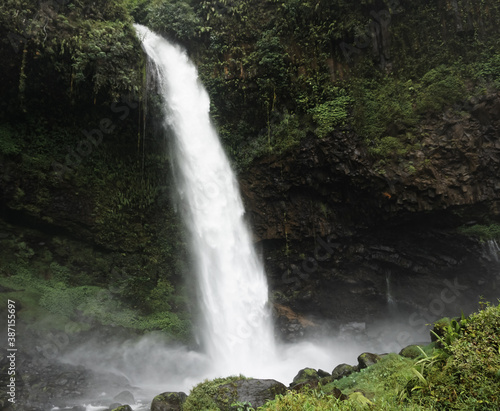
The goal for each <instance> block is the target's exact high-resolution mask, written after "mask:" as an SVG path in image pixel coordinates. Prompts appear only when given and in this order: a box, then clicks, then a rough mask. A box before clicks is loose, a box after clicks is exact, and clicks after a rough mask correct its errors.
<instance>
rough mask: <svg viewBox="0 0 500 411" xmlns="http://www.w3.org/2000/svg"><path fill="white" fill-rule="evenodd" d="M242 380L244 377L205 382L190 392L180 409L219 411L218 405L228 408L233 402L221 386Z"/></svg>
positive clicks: (185, 410)
mask: <svg viewBox="0 0 500 411" xmlns="http://www.w3.org/2000/svg"><path fill="white" fill-rule="evenodd" d="M242 379H245V377H244V376H242V375H240V376H239V377H237V376H232V377H228V378H216V379H214V380H205V381H204V382H202V383H200V384H198V385H197V386H195V387H194V388H193V389H192V390H191V392H190V393H189V396H188V398H187V400H186V402H185V403H184V405H183V407H182V409H183V410H184V411H201V410H219V409H220V408H219V405H218V404H220V403H223V404H227V405H228V406H229V405H231V404H232V403H233V402H234V401H233V400H234V399H231V398H228V395H229V394H230V391H231V390H230V389H229V388H227V387H225V388H224V387H222V386H223V385H227V384H231V383H232V382H234V381H238V380H242Z"/></svg>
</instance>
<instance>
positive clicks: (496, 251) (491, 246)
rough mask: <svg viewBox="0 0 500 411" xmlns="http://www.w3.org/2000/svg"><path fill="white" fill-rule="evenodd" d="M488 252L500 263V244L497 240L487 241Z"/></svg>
mask: <svg viewBox="0 0 500 411" xmlns="http://www.w3.org/2000/svg"><path fill="white" fill-rule="evenodd" d="M485 244H486V252H487V254H488V255H489V256H490V257H491V259H492V260H493V261H495V262H497V263H500V245H499V244H498V242H497V241H496V240H488V241H487V242H486V243H485Z"/></svg>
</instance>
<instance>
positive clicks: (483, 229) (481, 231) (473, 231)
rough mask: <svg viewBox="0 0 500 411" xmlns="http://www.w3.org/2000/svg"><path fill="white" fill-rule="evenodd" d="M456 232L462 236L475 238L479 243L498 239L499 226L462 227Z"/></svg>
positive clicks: (499, 235) (499, 233)
mask: <svg viewBox="0 0 500 411" xmlns="http://www.w3.org/2000/svg"><path fill="white" fill-rule="evenodd" d="M458 232H459V233H460V234H463V235H468V236H471V237H477V238H479V239H480V240H481V241H488V240H496V239H500V225H498V224H490V225H482V224H474V225H471V226H462V227H460V228H459V229H458Z"/></svg>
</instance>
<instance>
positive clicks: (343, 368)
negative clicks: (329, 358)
mask: <svg viewBox="0 0 500 411" xmlns="http://www.w3.org/2000/svg"><path fill="white" fill-rule="evenodd" d="M356 371H357V369H356V367H353V366H352V365H349V364H339V365H337V366H336V367H335V368H334V370H333V371H332V379H333V380H340V379H341V378H342V377H347V376H348V375H351V374H352V373H353V372H356Z"/></svg>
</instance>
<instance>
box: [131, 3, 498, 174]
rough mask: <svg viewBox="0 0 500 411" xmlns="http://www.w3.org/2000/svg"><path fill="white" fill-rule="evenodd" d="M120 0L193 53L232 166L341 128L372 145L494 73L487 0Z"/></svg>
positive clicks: (492, 80)
mask: <svg viewBox="0 0 500 411" xmlns="http://www.w3.org/2000/svg"><path fill="white" fill-rule="evenodd" d="M129 4H130V7H131V9H132V10H133V12H134V13H135V14H134V15H135V16H136V18H138V19H139V20H140V21H141V22H143V23H145V24H147V25H149V26H150V27H152V28H153V29H155V30H157V31H160V32H162V33H164V34H165V35H167V36H169V37H171V38H173V39H175V40H176V41H179V42H181V43H183V44H184V45H185V46H186V47H187V48H188V50H189V51H190V52H191V54H192V56H193V57H194V58H195V59H196V60H197V61H199V63H200V71H201V76H202V79H203V82H204V84H205V85H206V86H207V87H208V89H209V93H210V95H211V97H212V102H213V106H212V114H213V118H214V121H215V122H216V123H217V124H218V126H219V130H220V133H221V135H222V137H223V139H224V141H225V143H226V146H227V148H228V151H229V152H230V154H231V156H232V157H233V158H234V159H235V160H236V161H237V164H238V165H240V166H243V167H244V166H245V165H246V164H248V163H249V162H250V161H251V160H252V159H253V158H255V157H256V156H261V155H264V154H269V153H270V152H274V153H282V152H284V151H286V150H288V149H290V148H292V147H294V146H296V145H297V143H298V142H299V141H300V140H301V139H302V138H304V137H305V136H306V135H308V133H311V132H312V133H314V134H316V135H317V136H319V137H324V136H326V135H328V134H330V135H331V134H332V133H334V132H336V131H340V130H342V129H345V128H346V127H347V128H351V127H354V128H355V130H356V131H357V132H358V133H360V134H361V135H362V136H364V137H365V138H366V141H367V145H371V146H375V149H376V150H377V146H378V145H379V142H380V141H381V139H384V138H386V137H391V138H393V139H396V140H398V139H401V138H403V140H404V136H405V135H406V132H407V131H408V130H410V131H411V130H412V128H413V127H415V126H416V125H417V123H418V121H419V119H420V118H422V117H424V116H427V115H428V114H429V113H438V112H441V111H442V110H443V109H444V108H450V107H451V108H455V109H456V110H460V104H461V103H462V102H464V101H465V100H466V99H467V98H468V96H471V95H475V94H477V93H481V92H484V87H485V85H487V84H490V85H495V84H496V82H497V81H498V55H497V54H495V53H494V50H498V47H499V38H498V35H497V34H496V30H495V23H494V21H495V20H496V19H498V18H499V17H500V6H499V5H498V3H497V2H494V1H485V2H483V3H481V5H479V4H477V3H473V2H472V1H469V0H461V1H458V0H457V1H446V2H432V1H426V2H423V3H422V2H418V3H414V2H407V1H398V0H394V1H377V0H371V1H366V2H361V3H354V4H353V3H352V2H346V1H343V0H336V1H332V2H321V1H293V0H288V1H281V2H280V1H275V0H266V1H264V0H245V1H238V2H233V1H229V0H210V1H208V0H207V1H202V2H195V1H177V0H154V1H150V2H148V1H145V0H136V1H131V2H130V3H129ZM466 83H467V84H468V86H467V87H466V86H465V84H466ZM382 144H383V141H382ZM379 151H380V150H379Z"/></svg>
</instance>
